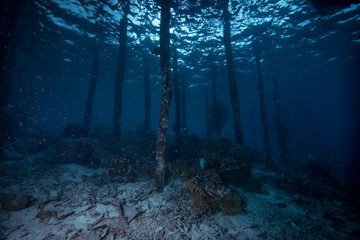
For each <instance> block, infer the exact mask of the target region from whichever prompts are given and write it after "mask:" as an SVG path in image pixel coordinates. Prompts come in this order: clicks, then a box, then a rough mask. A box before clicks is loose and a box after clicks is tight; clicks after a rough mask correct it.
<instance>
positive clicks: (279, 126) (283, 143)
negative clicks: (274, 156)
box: [272, 71, 290, 162]
mask: <svg viewBox="0 0 360 240" xmlns="http://www.w3.org/2000/svg"><path fill="white" fill-rule="evenodd" d="M272 80H273V91H274V93H273V95H274V97H273V99H274V114H275V125H276V130H277V137H278V141H279V148H280V161H281V162H286V161H287V160H288V159H289V157H290V156H289V153H288V146H287V145H288V141H289V134H288V131H287V128H286V127H285V126H284V124H283V123H282V120H281V111H280V110H281V109H280V91H279V83H278V79H277V76H276V73H275V72H274V71H273V73H272Z"/></svg>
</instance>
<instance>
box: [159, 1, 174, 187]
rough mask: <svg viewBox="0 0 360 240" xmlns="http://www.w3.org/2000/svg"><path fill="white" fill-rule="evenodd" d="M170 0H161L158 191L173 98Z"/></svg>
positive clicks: (163, 181)
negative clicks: (160, 96)
mask: <svg viewBox="0 0 360 240" xmlns="http://www.w3.org/2000/svg"><path fill="white" fill-rule="evenodd" d="M170 17H171V14H170V1H169V0H161V20H160V50H159V53H160V69H161V75H162V98H161V106H160V118H159V130H158V135H157V146H156V170H155V185H156V191H157V192H162V191H163V190H164V185H165V145H166V133H167V130H168V128H169V112H170V105H171V98H172V92H173V87H172V82H171V69H170V32H169V25H170Z"/></svg>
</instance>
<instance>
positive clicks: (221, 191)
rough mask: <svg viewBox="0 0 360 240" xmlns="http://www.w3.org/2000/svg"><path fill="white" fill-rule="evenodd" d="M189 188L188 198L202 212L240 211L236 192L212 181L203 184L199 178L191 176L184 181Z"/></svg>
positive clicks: (239, 198) (232, 212)
mask: <svg viewBox="0 0 360 240" xmlns="http://www.w3.org/2000/svg"><path fill="white" fill-rule="evenodd" d="M184 188H187V189H188V190H189V194H190V199H191V200H192V202H193V204H194V206H195V207H196V208H197V209H199V210H200V211H202V212H204V213H213V212H218V211H220V210H221V211H222V212H224V213H226V214H234V213H240V212H241V205H242V200H241V197H240V196H239V195H238V193H237V192H235V191H231V190H230V189H227V188H225V187H224V186H223V185H220V184H215V183H214V182H213V183H212V184H211V186H209V184H204V183H203V182H200V181H199V178H192V179H190V180H188V181H186V182H185V183H184Z"/></svg>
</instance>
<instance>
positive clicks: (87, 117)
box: [84, 48, 100, 133]
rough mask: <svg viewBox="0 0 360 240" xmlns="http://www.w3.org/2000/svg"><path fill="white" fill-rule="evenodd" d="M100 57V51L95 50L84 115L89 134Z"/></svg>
mask: <svg viewBox="0 0 360 240" xmlns="http://www.w3.org/2000/svg"><path fill="white" fill-rule="evenodd" d="M99 55H100V53H99V49H98V48H95V53H94V58H93V61H92V63H91V75H90V86H89V92H88V97H87V101H86V108H85V114H84V127H85V130H86V133H88V132H89V129H90V125H91V113H92V108H93V102H94V96H95V89H96V84H97V80H98V76H99V58H100V56H99Z"/></svg>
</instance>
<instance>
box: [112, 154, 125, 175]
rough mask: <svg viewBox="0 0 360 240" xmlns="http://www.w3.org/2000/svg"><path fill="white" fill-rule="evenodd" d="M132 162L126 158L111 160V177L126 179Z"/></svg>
mask: <svg viewBox="0 0 360 240" xmlns="http://www.w3.org/2000/svg"><path fill="white" fill-rule="evenodd" d="M129 162H130V160H129V159H128V158H125V157H116V158H113V159H111V160H110V163H109V175H110V176H111V177H118V176H121V177H125V176H126V174H127V172H128V170H129V167H128V164H129Z"/></svg>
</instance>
